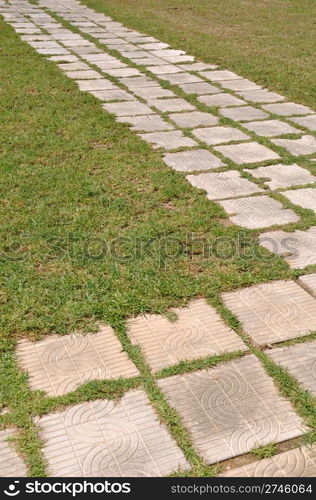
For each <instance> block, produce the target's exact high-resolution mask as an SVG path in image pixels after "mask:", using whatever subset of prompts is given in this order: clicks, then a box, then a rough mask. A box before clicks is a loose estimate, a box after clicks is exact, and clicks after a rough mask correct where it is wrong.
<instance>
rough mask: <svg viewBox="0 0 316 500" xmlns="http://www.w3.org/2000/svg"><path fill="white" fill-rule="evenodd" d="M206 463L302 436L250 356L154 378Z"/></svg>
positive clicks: (287, 408) (287, 407)
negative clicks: (203, 368) (163, 377)
mask: <svg viewBox="0 0 316 500" xmlns="http://www.w3.org/2000/svg"><path fill="white" fill-rule="evenodd" d="M158 385H159V386H160V388H161V389H162V391H163V392H164V393H165V395H166V397H167V399H168V401H169V403H170V404H171V406H173V407H174V408H175V409H176V410H177V412H178V413H179V415H180V418H181V420H182V421H183V424H184V426H185V427H186V428H187V429H188V431H189V433H190V435H191V439H192V441H193V444H194V446H195V447H196V448H197V450H198V451H199V453H200V454H201V455H202V456H203V458H204V459H205V460H206V462H207V463H215V462H218V461H220V460H225V459H228V458H232V457H235V456H237V455H241V454H242V453H246V452H248V451H249V450H251V449H252V448H254V447H256V446H260V445H264V444H266V443H270V442H271V441H273V442H280V441H285V440H287V439H290V438H294V437H296V436H299V435H301V434H303V432H304V426H303V422H302V420H301V419H300V417H298V416H297V415H296V414H295V413H294V410H293V408H292V406H291V405H290V403H289V402H288V401H286V400H285V399H284V398H282V397H281V396H279V394H278V392H277V389H276V387H275V385H274V383H273V380H272V378H270V377H269V376H268V375H267V374H266V373H265V371H264V369H263V367H262V365H261V364H260V362H259V360H258V359H257V358H256V357H255V356H254V355H250V356H245V357H244V358H242V359H240V360H238V361H234V362H230V363H225V364H223V365H220V366H218V367H215V368H213V369H209V370H203V371H198V372H195V373H190V374H185V375H180V376H179V375H178V376H175V377H168V378H165V379H161V380H159V381H158Z"/></svg>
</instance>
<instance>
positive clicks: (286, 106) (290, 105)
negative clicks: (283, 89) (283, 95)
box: [262, 102, 313, 116]
mask: <svg viewBox="0 0 316 500" xmlns="http://www.w3.org/2000/svg"><path fill="white" fill-rule="evenodd" d="M262 107H263V108H264V109H266V110H267V111H270V113H274V114H276V115H281V116H292V115H293V116H294V115H309V114H310V113H313V111H312V110H311V109H310V108H308V107H307V106H302V105H301V104H295V103H294V102H281V103H279V104H265V105H264V106H262Z"/></svg>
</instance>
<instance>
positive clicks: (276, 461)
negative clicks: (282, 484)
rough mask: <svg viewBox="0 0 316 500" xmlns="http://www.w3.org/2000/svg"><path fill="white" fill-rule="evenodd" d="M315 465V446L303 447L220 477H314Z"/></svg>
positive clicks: (228, 472) (232, 470)
mask: <svg viewBox="0 0 316 500" xmlns="http://www.w3.org/2000/svg"><path fill="white" fill-rule="evenodd" d="M315 464H316V446H315V445H312V446H303V447H302V448H296V449H294V450H289V451H286V452H284V453H280V454H279V455H275V456H274V457H271V458H265V459H263V460H259V461H258V462H253V463H250V464H248V465H244V466H243V467H238V468H235V469H231V470H230V471H227V472H224V473H223V474H220V477H270V478H271V477H315V475H316V465H315Z"/></svg>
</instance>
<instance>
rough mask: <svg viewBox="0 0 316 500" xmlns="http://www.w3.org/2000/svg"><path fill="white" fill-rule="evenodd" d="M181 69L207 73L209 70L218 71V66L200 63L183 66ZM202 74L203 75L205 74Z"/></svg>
mask: <svg viewBox="0 0 316 500" xmlns="http://www.w3.org/2000/svg"><path fill="white" fill-rule="evenodd" d="M181 68H183V69H185V70H187V71H205V70H209V69H216V68H217V66H216V65H215V64H208V63H203V62H200V61H199V62H195V63H191V64H181ZM201 74H202V75H203V73H201Z"/></svg>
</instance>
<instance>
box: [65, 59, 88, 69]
mask: <svg viewBox="0 0 316 500" xmlns="http://www.w3.org/2000/svg"><path fill="white" fill-rule="evenodd" d="M58 67H59V68H60V69H62V70H63V71H80V70H90V67H89V66H88V65H87V64H85V63H83V62H82V61H77V62H70V63H63V64H58Z"/></svg>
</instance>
